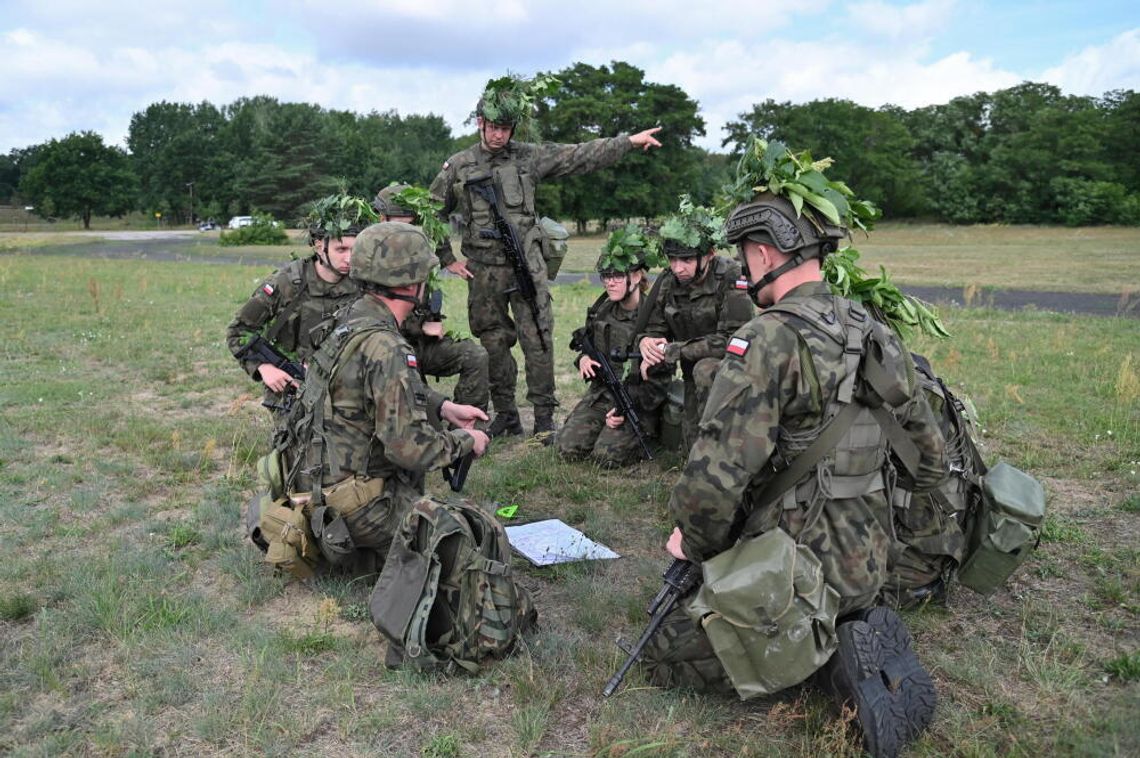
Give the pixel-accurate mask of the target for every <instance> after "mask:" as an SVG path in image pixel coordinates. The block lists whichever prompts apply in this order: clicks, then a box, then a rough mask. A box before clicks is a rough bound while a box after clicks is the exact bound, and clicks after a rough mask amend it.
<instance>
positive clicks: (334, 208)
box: [302, 192, 379, 244]
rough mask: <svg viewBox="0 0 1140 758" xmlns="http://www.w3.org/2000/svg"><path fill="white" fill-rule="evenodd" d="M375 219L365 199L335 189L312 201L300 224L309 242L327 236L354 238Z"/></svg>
mask: <svg viewBox="0 0 1140 758" xmlns="http://www.w3.org/2000/svg"><path fill="white" fill-rule="evenodd" d="M378 220H379V216H377V215H376V211H375V210H373V208H372V205H371V204H370V203H369V202H368V201H367V200H365V199H364V198H362V197H357V196H356V195H349V194H348V193H346V192H339V193H337V194H335V195H329V196H328V197H324V198H321V199H320V200H317V201H316V202H314V203H313V204H312V206H311V207H310V209H309V212H308V213H306V214H305V218H304V220H303V222H302V223H303V224H304V226H305V229H306V230H307V231H308V235H309V244H312V243H313V242H314V241H315V240H319V239H326V238H330V237H331V238H335V239H340V238H342V237H354V236H356V235H357V234H360V232H362V231H364V227H366V226H368V225H369V224H373V223H375V222H376V221H378Z"/></svg>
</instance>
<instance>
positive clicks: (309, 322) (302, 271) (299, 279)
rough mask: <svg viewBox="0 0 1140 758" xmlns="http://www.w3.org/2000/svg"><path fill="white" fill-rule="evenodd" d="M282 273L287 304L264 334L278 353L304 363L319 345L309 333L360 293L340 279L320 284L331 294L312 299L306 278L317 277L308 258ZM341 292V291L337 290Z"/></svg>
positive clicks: (311, 261)
mask: <svg viewBox="0 0 1140 758" xmlns="http://www.w3.org/2000/svg"><path fill="white" fill-rule="evenodd" d="M284 273H287V274H288V282H289V285H288V286H289V288H290V289H289V290H287V291H284V292H282V293H280V294H281V296H282V297H285V298H288V300H289V302H288V304H287V305H286V306H285V307H284V308H283V309H282V311H281V312H280V313H279V314H278V315H277V318H275V319H274V321H273V324H272V326H270V328H269V329H268V330H267V331H266V333H265V339H266V340H268V341H269V342H271V343H273V344H274V345H276V346H277V347H278V348H280V349H281V350H284V351H286V352H290V353H296V354H297V357H298V358H300V359H301V360H305V361H307V360H308V359H309V357H310V356H311V355H312V354H313V353H314V352H315V351H316V349H317V347H318V346H319V345H318V344H317V342H316V341H315V340H314V339H313V337H312V334H311V333H312V332H313V331H314V330H315V329H316V328H317V327H318V326H319V325H320V324H321V322H323V321H325V320H327V319H329V318H331V317H332V316H333V315H334V314H335V313H336V312H337V311H338V310H339V309H340V308H342V307H343V306H344V305H346V304H348V303H350V302H351V301H352V300H355V299H356V298H357V297H358V296H359V292H358V291H357V290H356V287H355V285H353V284H345V281H346V280H343V279H342V280H341V281H340V282H336V283H327V282H322V286H327V287H328V289H329V290H330V291H329V292H328V293H325V294H322V295H321V296H314V294H313V293H312V292H311V291H310V290H309V288H308V287H307V286H306V285H305V281H306V278H307V277H310V276H311V277H314V278H319V277H317V273H316V270H315V264H314V263H313V260H312V259H311V258H306V259H304V260H301V261H296V262H294V263H292V264H290V265H289V266H287V267H286V268H285V270H284ZM341 289H343V291H341V292H338V291H337V290H341Z"/></svg>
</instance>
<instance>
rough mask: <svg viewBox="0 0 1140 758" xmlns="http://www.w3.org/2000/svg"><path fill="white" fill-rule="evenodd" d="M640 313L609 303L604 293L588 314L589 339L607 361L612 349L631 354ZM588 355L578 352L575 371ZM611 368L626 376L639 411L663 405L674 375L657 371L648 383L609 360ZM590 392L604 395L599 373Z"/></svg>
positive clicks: (626, 382) (630, 394) (596, 373)
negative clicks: (671, 376) (584, 356)
mask: <svg viewBox="0 0 1140 758" xmlns="http://www.w3.org/2000/svg"><path fill="white" fill-rule="evenodd" d="M637 313H638V312H637V310H632V311H628V310H626V309H625V308H622V307H621V305H620V304H619V303H615V302H614V301H612V300H610V299H609V297H607V296H606V295H605V294H604V293H603V294H602V295H601V296H600V297H599V298H598V299H597V300H596V301H595V302H594V304H593V305H591V306H590V307H589V309H587V311H586V325H585V327H584V328H585V329H586V330H587V334H589V336H590V341H591V342H593V343H594V347H596V348H597V349H598V350H600V351H601V352H602V354H603V355H605V356H606V357H607V358H609V357H610V352H611V351H612V350H615V349H616V350H620V351H622V352H629V351H632V350H634V349H635V347H634V344H633V343H634V339H633V338H634V337H635V336H636V335H635V333H634V329H635V326H636V322H637ZM583 355H585V353H578V355H576V356H575V357H574V370H575V372H577V371H578V362H579V361H580V360H581V359H582V356H583ZM610 365H611V366H613V369H614V373H616V374H617V375H618V376H622V375H623V374H624V375H625V379H624V384H625V387H626V391H627V392H628V393H629V396H630V398H631V399H632V400H633V401H634V403H636V404H637V407H638V408H639V409H643V410H653V409H655V408H657V407H658V406H660V405H661V403H662V402H664V400H665V397H666V393H667V392H668V389H669V378H670V376H669V375H670V374H671V373H672V372H664V371H660V370H656V369H657V367H654V370H651V371H650V374H649V381H647V382H646V381H642V379H641V374H640V372H639V371H638V370H637V368H636V367H635V368H634V370H631V371H629V372H628V374H627V373H626V366H628V365H629V364H628V363H626V362H624V361H622V362H619V361H614V360H613V359H612V358H610ZM590 391H591V392H599V393H600V392H605V391H606V390H605V382H603V381H602V376H601V372H600V371H596V372H595V373H594V378H593V380H591V382H590Z"/></svg>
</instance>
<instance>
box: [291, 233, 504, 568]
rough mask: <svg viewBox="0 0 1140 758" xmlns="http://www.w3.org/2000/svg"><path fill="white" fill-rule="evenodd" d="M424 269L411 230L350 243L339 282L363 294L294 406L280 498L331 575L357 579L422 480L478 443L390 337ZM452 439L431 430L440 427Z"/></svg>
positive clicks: (465, 415) (427, 250) (427, 259)
mask: <svg viewBox="0 0 1140 758" xmlns="http://www.w3.org/2000/svg"><path fill="white" fill-rule="evenodd" d="M435 265H436V258H435V255H434V253H433V251H432V245H431V244H430V243H429V242H428V239H427V237H425V236H424V234H423V232H421V231H420V230H419V229H417V228H416V227H414V226H412V225H410V224H401V223H395V222H387V223H381V224H373V225H372V226H369V227H368V228H366V229H365V230H363V231H362V232H361V233H360V235H359V236H358V237H357V239H356V242H355V244H354V246H353V250H352V267H351V273H350V276H351V277H352V279H353V281H355V282H356V283H357V284H358V285H359V286H360V288H361V290H362V291H363V294H362V295H361V296H360V298H359V299H358V300H356V301H355V302H354V303H353V304H352V305H350V306H349V307H348V308H347V309H346V310H345V311H344V312H342V313H341V315H340V317H339V318H338V322H337V326H336V328H335V329H334V330H333V331H332V332H331V333H330V334H329V335H328V336H326V337H325V339H324V340H323V342H322V343H321V347H320V349H319V350H318V351H317V352H316V354H315V355H314V356H313V359H312V363H311V365H310V367H309V372H308V375H307V376H306V379H305V384H304V388H303V389H302V391H301V396H300V398H299V400H298V402H299V403H300V412H301V419H302V421H301V422H300V424H299V428H297V429H294V430H292V431H293V432H294V433H295V435H297V436H296V437H295V438H294V439H293V440H291V443H292V444H291V445H290V446H289V450H290V451H291V452H292V453H293V455H292V456H291V457H290V460H289V461H288V464H287V472H286V490H287V491H289V492H296V491H301V492H311V496H310V498H309V500H308V503H307V505H306V508H307V509H308V512H310V513H311V514H312V515H311V523H312V525H313V529H312V531H313V534H314V536H315V537H316V539H317V541H318V544H319V546H320V548H321V552H322V553H323V554H324V556H325V558H326V559H328V560H329V561H330V562H331V563H333V564H340V565H346V564H347V565H349V566H350V567H352V568H353V569H355V570H356V571H357V572H360V573H369V572H372V571H375V570H377V569H378V568H379V564H380V563H382V562H383V560H384V556H385V555H386V553H387V550H388V547H389V546H390V545H391V541H392V535H393V534H394V533H395V529H396V527H397V526H398V525H399V523H400V520H401V519H402V518H403V517H404V515H405V514H406V513H407V511H408V509H409V508H410V507H411V505H412V503H414V502H415V500H416V499H417V498H419V497H420V496H421V495H423V494H424V474H425V473H426V472H427V471H431V470H434V469H439V468H441V467H443V466H446V465H448V464H450V463H452V462H454V461H455V460H456V459H458V458H460V457H461V456H464V455H466V454H468V453H471V452H474V453H475V454H476V455H482V453H483V451H484V450H485V449H486V445H487V442H488V437H487V435H486V434H485V433H484V432H481V431H479V430H477V429H475V428H474V424H475V422H476V421H486V420H487V415H486V414H485V413H483V411H481V410H479V409H478V408H475V407H473V406H468V405H459V404H456V403H453V402H451V401H450V400H448V399H446V398H444V397H443V396H442V395H440V394H439V393H437V392H434V391H432V390H431V389H429V388H428V387H427V386H426V385H425V384H424V382H423V379H422V378H421V377H420V373H419V370H418V369H417V356H416V354H415V352H414V351H413V350H412V348H411V346H410V345H409V344H408V343H407V341H406V340H405V339H404V337H403V335H401V334H400V323H401V322H402V321H403V320H404V319H406V318H407V316H408V314H409V313H411V311H412V309H413V308H415V305H416V303H418V302H419V301H420V298H421V297H422V295H423V289H424V287H425V286H426V282H427V280H428V277H429V276H430V275H431V272H432V269H433V268H434V267H435ZM441 420H443V421H447V422H450V423H451V424H452V425H454V426H455V427H456V428H455V429H452V430H450V431H443V430H441V429H440V428H439V426H440V421H441Z"/></svg>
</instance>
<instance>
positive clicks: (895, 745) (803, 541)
mask: <svg viewBox="0 0 1140 758" xmlns="http://www.w3.org/2000/svg"><path fill="white" fill-rule="evenodd" d="M844 233H845V230H844V229H842V228H840V227H838V226H835V225H832V224H829V223H828V222H827V221H826V220H824V219H822V218H819V217H816V216H815V214H814V213H813V212H812V211H811V210H809V209H808V208H807V207H806V206H805V207H804V208H803V210H802V212H797V210H796V208H794V207H793V205H792V204H791V203H790V202H789V201H788V200H787V199H785V198H783V197H778V196H774V195H772V194H771V193H764V194H762V195H760V196H759V197H758V198H756V199H755V200H754V201H752V202H749V203H745V204H743V205H740V206H738V207H737V208H736V209H735V210H734V211H733V212H732V213H731V214H730V216H729V218H728V222H727V234H728V240H729V241H730V242H734V243H736V244H737V246H738V250H739V257H740V261H741V264H742V265H743V269H744V272H745V275H746V277H747V279H748V282H749V287H748V294H749V296H750V297H751V298H753V299H754V300H755V302H756V304H757V305H759V306H760V307H761V309H762V310H761V312H760V313H759V315H757V316H756V317H755V318H753V319H752V320H751V321H749V322H748V323H747V324H746V325H745V326H744V327H743V328H741V329H739V330H738V331H737V332H736V333H735V334H734V335H733V336H732V338H731V340H730V341H729V343H728V347H727V351H726V355H725V358H724V361H723V363H722V365H721V367H720V369H719V371H718V372H717V374H716V378H715V380H714V382H713V385H712V388H711V390H710V393H709V397H708V403H707V405H706V407H705V410H704V414H703V415H702V416H701V420H700V429H699V434H698V437H697V440H696V442H695V444H694V445H693V448H692V450H691V451H690V453H689V459H688V462H687V463H686V465H685V468H684V470H683V472H682V474H681V478H680V479H679V480H678V482H677V485H676V487H675V488H674V489H673V493H672V496H671V497H670V500H669V513H670V515H671V516H672V518H673V520H674V523H675V524H676V527H675V529H674V530H673V534H672V535H671V537H670V538H669V540H668V544H667V546H666V549H667V550H668V552H669V553H670V554H671V555H672V556H673V557H674V558H677V559H681V560H685V559H687V560H691V561H694V562H696V563H700V564H701V565H702V570H704V571H706V572H707V571H716V570H718V567H719V568H721V569H724V570H725V571H726V572H727V573H726V574H725V575H726V576H729V578H728V579H726V580H725V581H726V582H729V581H731V580H732V579H733V578H734V577H741V576H747V577H749V582H747V584H749V585H750V586H754V587H757V588H759V586H760V584H761V583H764V582H765V580H767V583H766V584H764V591H765V592H766V591H768V590H770V589H778V590H779V592H775V593H774V594H773V595H772V596H773V597H780V596H781V593H788V592H790V593H791V594H790V595H787V596H784V597H785V598H786V604H785V605H781V607H780V608H778V609H775V608H762V609H761V613H760V614H759V615H760V617H761V619H767V620H762V621H761V622H760V625H759V627H758V631H757V635H756V636H754V637H752V638H751V639H752V640H753V642H752V643H751V644H753V645H763V644H766V643H765V642H764V641H765V640H767V639H769V636H767V635H772V637H776V635H777V634H779V631H778V630H779V629H780V628H781V627H780V624H782V623H784V618H783V616H782V615H781V614H783V613H789V615H795V614H798V613H804V614H809V613H811V614H815V615H814V617H813V618H814V620H813V621H812V622H811V623H810V624H809V625H806V626H803V627H800V628H801V629H805V630H807V633H806V634H802V635H797V636H795V637H794V638H790V637H776V638H777V639H779V640H780V644H777V645H775V646H773V647H768V648H767V654H768V655H770V656H771V658H770V659H769V658H765V659H764V661H763V663H762V664H755V661H756V660H757V659H756V658H749V651H750V650H751V648H750V647H747V646H746V647H740V648H738V649H737V651H736V652H730V651H729V650H727V649H725V648H720V649H717V648H714V646H713V644H714V643H713V642H712V641H713V640H714V637H713V632H712V626H711V625H713V624H715V623H716V621H715V619H714V618H713V616H712V615H706V614H704V612H703V611H697V615H698V616H700V620H701V623H700V625H698V624H696V623H694V621H693V620H692V618H695V617H696V616H693V617H690V615H687V614H685V613H683V612H679V611H674V613H673V614H671V615H670V616H669V617H667V619H666V621H665V623H664V624H663V625H662V627H661V630H660V633H659V634H658V635H657V636H656V637H655V639H654V640H653V643H652V644H651V646H650V648H648V649H647V651H646V652H647V659H648V660H649V661H650V670H651V673H650V679H651V681H653V682H654V683H656V684H660V685H667V686H675V685H683V686H691V687H697V688H711V689H726V688H728V687H729V686H730V685H729V679H728V677H727V676H726V671H734V672H738V671H745V670H746V668H744V667H742V664H743V666H747V665H748V664H747V663H746V661H745V659H749V660H751V661H752V662H753V664H752V665H755V666H757V667H762V668H763V671H764V672H765V675H772V674H773V672H774V673H775V674H776V675H779V676H783V678H782V679H781V680H780V684H779V685H778V686H775V687H772V688H769V689H767V690H765V691H767V692H771V691H775V690H776V689H780V688H782V687H786V686H790V685H791V684H794V683H796V681H802V680H803V678H806V677H808V676H810V675H811V673H812V671H813V670H816V669H819V667H820V666H822V669H819V671H818V674H819V676H818V681H819V682H820V683H821V684H822V685H823V686H824V687H825V688H826V689H828V690H829V691H831V692H832V694H834V695H835V696H836V698H837V700H839V701H841V702H847V703H851V704H854V705H855V707H856V709H857V716H858V719H859V724H860V726H861V728H862V731H863V736H864V746H865V748H866V749H867V751H868V752H869V753H871V754H872V755H875V756H894V755H896V754H897V752H898V750H899V749H900V747H901V746H902V745H903V743H905V742H906V741H907V740H909V739H912V738H913V737H914V736H915V735H916V734H917V733H918V732H919V731H920V730H921V729H923V728H924V727H925V726H926V725H927V724H928V723H929V722H930V720H931V718H932V717H933V713H934V704H935V693H934V687H933V683H932V681H931V679H930V676H929V674H928V673H927V672H926V670H925V669H924V668H923V667H922V665H921V664H920V663H919V661H918V659H917V657H916V656H915V654H914V651H913V650H912V649H911V639H910V634H909V633H908V632H907V630H906V627H905V626H904V625H903V623H902V621H901V619H899V617H898V616H897V614H895V613H894V612H893V611H891V610H889V609H886V608H882V607H880V608H871V606H872V604H873V603H874V600H875V596H876V594H877V593H878V592H879V589H880V587H881V586H882V585H883V582H884V580H885V579H886V577H887V552H888V548H889V546H890V528H891V526H890V525H891V513H890V503H889V500H890V498H889V493H890V489H889V488H890V485H891V481H892V479H893V470H892V468H891V465H890V463H889V459H888V455H887V442H886V439H887V435H888V434H890V435H891V437H890V439H891V445H892V448H891V449H892V450H893V451H894V452H895V453H896V454H898V455H899V457H900V458H902V459H904V460H908V461H909V463H908V466H907V473H908V475H909V476H910V477H911V478H912V480H913V482H914V486H915V487H916V488H917V489H922V490H926V489H930V488H931V487H934V486H935V485H937V484H938V483H939V482H940V481H941V479H942V478H943V477H944V475H945V462H944V456H943V441H942V436H941V433H940V432H939V430H938V426H937V422H936V421H935V419H934V417H933V414H932V413H931V410H930V406H929V405H928V404H927V402H926V400H925V398H924V396H923V394H922V389H921V387H920V386H919V384H918V383H917V381H916V380H915V377H914V373H913V371H912V368H911V361H910V357H909V355H908V353H907V352H906V350H905V348H904V347H903V346H902V344H901V343H900V342H899V341H898V339H897V338H896V337H895V336H894V334H893V333H892V332H890V330H889V329H888V328H887V327H885V326H883V325H882V324H880V323H879V322H877V321H874V320H873V319H872V318H871V317H870V315H869V314H868V312H867V310H866V309H865V308H864V307H863V306H862V305H860V304H857V303H853V302H851V301H849V300H846V299H843V298H840V297H838V296H835V295H833V294H831V292H830V290H829V289H828V287H827V285H826V284H825V283H824V282H823V280H822V276H821V261H822V258H823V257H824V256H826V255H827V254H828V253H830V252H833V251H834V250H835V249H836V241H837V240H838V239H839V238H840V237H841V236H842V235H843V234H844ZM903 453H906V455H905V456H904V455H903ZM780 540H783V544H791V545H793V547H792V548H791V553H790V554H789V553H787V552H785V553H783V554H782V555H784V556H789V557H788V558H786V559H785V560H790V561H791V564H788V563H787V562H785V563H781V564H779V565H773V566H770V571H769V573H767V574H765V573H764V569H763V568H762V566H763V565H766V564H761V563H749V562H748V559H747V558H745V559H743V560H741V562H739V563H736V564H732V565H731V567H730V568H728V569H725V568H724V567H725V566H726V562H725V561H724V560H716V561H714V560H713V559H714V558H716V559H721V558H724V559H728V558H732V559H734V560H735V559H739V558H741V556H753V557H754V558H756V559H760V554H759V553H755V552H748V551H749V550H753V549H755V548H756V546H758V545H760V544H761V543H763V544H764V545H766V546H767V545H773V544H778V543H779V541H780ZM765 549H767V548H765ZM726 553H727V554H728V555H725V554H726ZM763 560H768V556H764V557H763ZM813 561H814V562H816V563H815V566H816V567H817V568H814V569H812V572H813V573H812V574H811V576H813V579H812V580H809V581H804V582H803V585H802V586H801V583H800V582H801V578H800V573H799V572H801V571H802V567H803V566H809V565H810V564H811V562H813ZM785 566H788V567H789V570H787V571H784V570H783V567H785ZM790 566H795V571H796V577H797V578H796V583H795V587H794V591H793V590H792V589H791V588H790V587H789V584H790V583H791V581H792V580H791V577H792V574H793V571H792V570H791V568H790ZM735 572H743V573H742V574H737V573H735ZM730 575H731V576H730ZM820 577H821V578H822V590H823V591H822V593H820V594H819V595H818V596H816V597H818V598H822V600H821V601H820V602H818V603H810V602H809V603H807V604H805V603H804V600H803V598H804V597H806V596H807V593H815V592H817V591H818V590H820V589H821V584H820V581H819V579H820ZM706 579H708V575H707V574H706ZM710 581H711V580H710ZM738 581H739V580H738ZM801 592H803V593H804V595H802V596H801V594H800V593H801ZM758 596H763V592H759V590H758ZM689 602H690V604H689V606H688V607H689V608H690V610H692V609H693V606H692V605H691V601H689ZM713 602H714V601H710V605H712V603H713ZM716 602H719V601H716ZM783 602H784V600H781V601H777V604H781V603H783ZM714 610H715V609H714ZM768 613H771V614H772V615H771V616H769V615H767V614H768ZM837 619H838V626H837V625H836V624H837ZM706 623H708V624H709V625H710V626H705V624H706ZM705 629H708V630H710V631H709V632H708V634H707V635H706V631H704V630H705ZM718 634H719V631H718ZM836 648H837V650H836ZM833 651H835V652H834V653H833ZM790 670H795V671H796V672H797V673H796V676H795V677H788V676H787V672H788V671H790ZM789 679H790V681H789ZM738 685H739V682H738V681H737V679H735V678H733V680H732V686H736V687H737V691H738V692H741V693H742V694H743V690H741V689H740V687H739V686H738ZM752 694H756V692H755V691H754V692H752Z"/></svg>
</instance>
